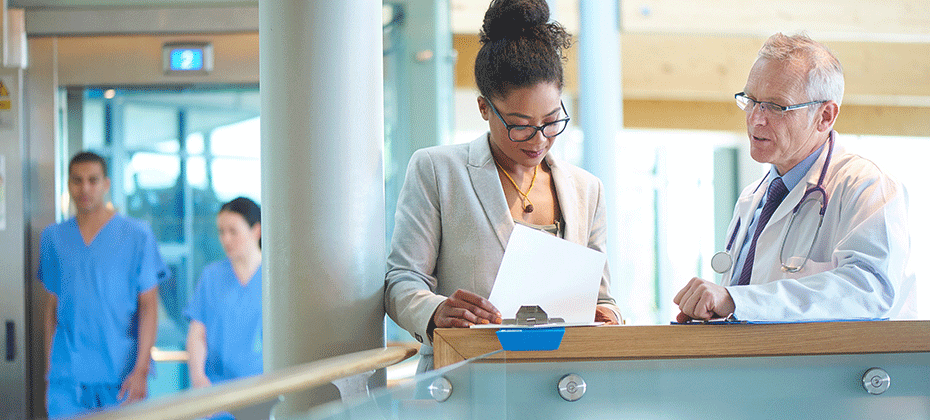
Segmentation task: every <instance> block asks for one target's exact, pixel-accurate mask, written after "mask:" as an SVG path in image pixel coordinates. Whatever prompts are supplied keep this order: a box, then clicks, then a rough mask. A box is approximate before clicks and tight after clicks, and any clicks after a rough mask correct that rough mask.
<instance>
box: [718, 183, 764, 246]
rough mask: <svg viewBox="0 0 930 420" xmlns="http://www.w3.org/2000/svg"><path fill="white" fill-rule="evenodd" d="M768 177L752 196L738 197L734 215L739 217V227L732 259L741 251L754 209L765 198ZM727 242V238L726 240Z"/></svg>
mask: <svg viewBox="0 0 930 420" xmlns="http://www.w3.org/2000/svg"><path fill="white" fill-rule="evenodd" d="M767 180H768V175H766V179H765V180H763V181H762V182H760V183H759V185H758V187H756V189H755V191H753V192H752V194H749V195H747V196H743V197H740V199H739V201H737V204H736V214H738V215H739V220H740V227H739V232H738V233H737V234H736V240H735V241H733V248H732V249H733V250H734V251H733V252H734V256H733V259H734V260H735V259H736V256H737V255H739V252H740V249H742V244H743V242H744V241H745V240H746V235H749V234H750V233H749V225H750V224H751V223H752V218H753V216H754V215H755V214H754V213H755V212H756V209H757V208H758V207H759V202H760V201H762V197H764V196H765V190H767V189H768V187H769V183H768V182H766V181H767ZM727 240H729V238H727Z"/></svg>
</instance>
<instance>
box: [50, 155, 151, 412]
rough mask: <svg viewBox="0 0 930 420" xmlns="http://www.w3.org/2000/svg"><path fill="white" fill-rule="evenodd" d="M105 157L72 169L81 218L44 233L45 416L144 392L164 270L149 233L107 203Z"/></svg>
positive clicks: (78, 161)
mask: <svg viewBox="0 0 930 420" xmlns="http://www.w3.org/2000/svg"><path fill="white" fill-rule="evenodd" d="M109 188H110V179H109V178H108V176H107V169H106V163H105V162H104V160H103V159H102V158H101V157H100V156H98V155H96V154H93V153H89V152H82V153H79V154H77V155H75V156H74V157H73V158H72V159H71V162H70V164H69V165H68V192H69V193H70V194H71V199H72V200H73V201H74V204H75V207H76V209H77V214H76V216H75V217H73V218H71V219H69V220H66V221H64V222H62V223H57V224H53V225H50V226H48V227H47V228H45V230H44V231H43V232H42V250H41V257H40V258H41V260H40V263H39V273H38V277H39V280H40V281H41V282H42V283H43V285H44V286H45V288H46V289H47V290H48V291H49V292H50V293H49V294H48V300H47V305H46V310H45V330H46V337H47V341H46V342H47V343H48V344H47V346H46V351H47V352H48V356H49V367H48V395H47V397H48V399H47V404H48V414H49V417H50V418H61V417H71V416H75V415H79V414H82V413H86V412H88V411H93V410H100V409H105V408H109V407H113V406H116V405H119V404H125V403H130V402H134V401H139V400H142V399H144V398H145V397H146V395H147V394H148V374H149V366H150V363H151V349H152V345H153V344H154V342H155V332H156V328H157V315H158V282H159V281H162V280H164V279H165V278H166V277H167V275H168V272H167V269H166V267H165V265H164V263H163V262H162V258H161V255H160V254H159V252H158V248H157V246H156V243H155V237H154V236H153V235H152V231H151V229H150V228H149V227H148V226H147V225H145V224H143V223H141V222H139V221H137V220H134V219H130V218H128V217H125V216H122V215H119V214H116V211H115V210H114V209H112V208H111V207H109V206H107V205H106V204H105V203H104V196H105V195H106V193H107V191H108V190H109Z"/></svg>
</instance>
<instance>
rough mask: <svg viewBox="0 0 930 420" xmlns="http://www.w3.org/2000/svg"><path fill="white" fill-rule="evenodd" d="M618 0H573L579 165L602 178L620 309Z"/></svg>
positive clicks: (613, 284)
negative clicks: (577, 26) (576, 26)
mask: <svg viewBox="0 0 930 420" xmlns="http://www.w3.org/2000/svg"><path fill="white" fill-rule="evenodd" d="M619 7H620V6H619V1H618V0H608V1H605V0H580V1H579V4H578V8H579V15H580V16H579V18H580V23H581V34H580V35H579V37H578V39H579V41H578V43H579V57H578V61H579V63H580V64H579V66H578V69H579V84H580V86H579V88H580V92H581V94H580V113H581V129H582V131H583V132H584V156H583V165H584V167H585V169H587V170H589V171H591V173H593V174H594V175H596V176H597V177H598V178H600V179H601V182H603V183H604V191H605V194H606V198H607V200H606V201H607V232H608V235H609V236H608V241H607V261H608V264H609V266H610V272H611V289H612V292H613V295H614V298H615V299H617V304H618V305H619V306H620V308H621V310H622V309H624V308H625V307H626V304H625V301H624V299H625V295H626V293H625V292H624V291H625V290H627V287H625V286H624V285H622V284H620V282H621V281H622V280H623V279H624V277H625V276H624V275H622V274H623V273H627V272H628V270H625V269H624V268H623V267H622V266H621V263H622V262H623V260H622V258H621V257H620V256H621V255H622V254H621V253H620V252H619V251H620V250H621V241H622V238H623V234H622V231H623V229H622V220H621V219H622V218H623V217H622V212H621V209H620V208H619V205H620V203H619V202H618V201H619V200H617V197H618V196H619V191H618V188H620V187H621V184H620V182H619V180H618V179H617V177H618V171H617V168H616V164H617V153H616V152H617V142H618V141H619V139H620V138H619V134H620V130H621V129H622V128H623V95H622V79H621V77H620V27H619Z"/></svg>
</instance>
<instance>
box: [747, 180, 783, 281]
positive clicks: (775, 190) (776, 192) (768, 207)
mask: <svg viewBox="0 0 930 420" xmlns="http://www.w3.org/2000/svg"><path fill="white" fill-rule="evenodd" d="M786 195H788V188H787V187H785V183H784V182H783V181H782V180H781V177H778V178H775V179H773V180H772V183H771V185H769V191H768V199H767V200H766V201H765V206H763V207H762V213H760V214H759V223H757V224H756V232H755V234H754V235H753V236H752V243H750V244H749V253H748V254H746V261H745V262H744V263H743V272H742V273H740V275H739V282H738V283H737V285H738V286H745V285H747V284H749V278H750V277H752V262H753V260H755V258H756V240H757V239H759V234H760V233H762V229H763V228H765V224H766V223H768V222H769V219H770V218H772V213H775V209H777V208H778V205H779V204H781V201H782V200H784V199H785V196H786Z"/></svg>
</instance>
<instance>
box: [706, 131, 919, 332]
mask: <svg viewBox="0 0 930 420" xmlns="http://www.w3.org/2000/svg"><path fill="white" fill-rule="evenodd" d="M833 135H834V136H835V135H836V133H833ZM828 150H829V146H828V147H825V148H824V151H823V153H821V155H820V157H819V158H818V160H817V162H815V163H814V165H813V166H812V167H811V169H810V170H809V171H808V173H807V174H806V175H805V176H804V178H802V180H801V182H799V183H798V185H796V186H795V187H794V189H792V190H791V191H790V192H789V193H788V195H787V196H786V197H785V199H784V201H783V202H782V203H781V204H780V205H779V206H778V208H777V209H776V210H775V213H774V214H773V215H772V218H771V219H770V220H769V222H768V224H767V225H766V226H765V228H764V229H763V230H762V233H761V234H760V236H759V239H758V241H757V244H756V254H755V260H754V263H753V267H752V277H751V280H750V283H749V285H748V286H729V287H727V290H728V291H729V292H730V296H732V298H733V302H734V303H735V304H736V311H735V313H734V316H736V317H737V318H738V319H743V320H775V321H778V320H821V319H854V318H892V319H907V318H914V317H915V316H916V309H915V304H914V282H915V279H914V274H913V272H912V271H911V270H910V267H909V263H908V260H909V254H910V234H909V230H908V215H907V192H906V191H905V189H904V186H903V185H901V184H900V183H899V182H897V181H896V180H894V179H893V178H892V177H890V176H889V175H887V174H885V173H884V172H882V170H881V169H879V168H878V167H877V166H876V165H875V164H874V163H872V162H871V161H869V160H868V159H865V158H863V157H861V156H858V155H855V154H850V153H846V152H845V150H844V148H843V147H842V145H841V144H839V142H838V141H837V142H835V145H834V149H833V157H832V161H831V162H830V165H829V167H828V168H827V171H826V176H825V178H824V181H823V188H824V190H825V191H826V193H827V197H828V205H827V209H826V213H825V214H824V218H823V226H822V227H821V229H820V233H819V234H818V235H817V237H816V240H814V242H813V248H812V250H811V251H810V253H811V255H810V260H809V261H807V263H806V264H805V265H804V266H803V268H802V269H801V270H800V271H799V272H796V273H789V272H787V271H785V270H783V269H782V261H784V262H785V263H787V264H789V265H795V266H797V265H799V264H800V263H801V262H802V261H803V260H804V258H805V256H806V255H807V253H808V250H809V249H811V241H812V238H814V234H815V232H816V231H817V223H818V222H819V221H820V215H819V212H820V205H819V202H816V203H809V204H807V205H804V206H803V207H802V208H801V209H800V211H799V212H798V214H797V215H796V216H795V220H794V225H793V226H792V227H791V232H790V237H787V238H786V233H787V230H788V224H789V220H790V219H791V214H792V211H793V210H794V208H795V206H796V205H797V204H798V203H799V202H800V201H801V197H802V196H803V195H804V193H805V192H806V191H807V190H808V189H809V188H813V187H815V186H816V185H817V182H818V179H819V178H820V175H821V170H822V168H823V165H824V162H825V161H826V157H827V154H828ZM769 178H770V177H769V176H768V175H767V176H766V178H764V179H763V180H759V181H756V182H753V183H752V184H750V185H749V186H748V187H747V188H746V189H744V190H743V192H742V193H741V194H740V197H739V200H738V201H737V203H736V208H735V210H734V212H733V220H732V221H731V222H730V226H729V228H728V229H727V234H728V237H727V240H730V238H729V235H732V234H733V229H734V228H736V227H737V223H738V221H739V223H738V224H739V228H738V230H737V231H736V233H735V242H733V243H734V244H742V243H743V241H744V239H746V235H749V234H751V233H748V232H747V230H748V226H749V225H750V222H751V220H752V216H753V212H754V211H755V209H756V208H757V207H758V205H759V202H760V200H762V197H763V196H764V195H765V191H766V189H767V188H768V184H769V182H770V181H771V179H769ZM750 240H751V237H750ZM783 243H785V246H784V252H783V253H782V244H783ZM747 246H748V243H747ZM729 252H730V254H731V258H733V259H734V260H735V259H736V256H737V254H738V253H739V247H738V246H733V247H732V249H730V250H729ZM732 271H733V270H732V269H731V270H730V272H728V273H725V274H724V275H723V278H722V284H723V285H729V284H730V283H731V279H732V276H733V275H734V274H733V273H732Z"/></svg>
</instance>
